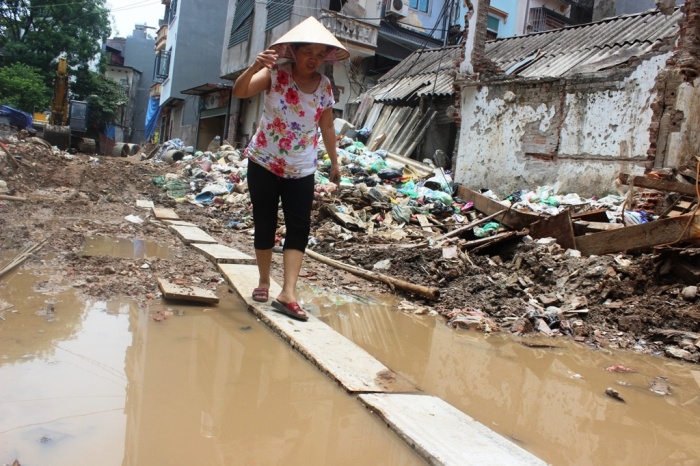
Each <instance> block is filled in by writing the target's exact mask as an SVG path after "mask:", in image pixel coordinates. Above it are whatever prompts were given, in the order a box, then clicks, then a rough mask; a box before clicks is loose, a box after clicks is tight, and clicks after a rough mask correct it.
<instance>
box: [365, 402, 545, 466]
mask: <svg viewBox="0 0 700 466" xmlns="http://www.w3.org/2000/svg"><path fill="white" fill-rule="evenodd" d="M358 398H359V399H360V401H361V402H362V403H363V404H364V405H365V406H366V407H367V408H368V409H370V410H371V411H372V412H373V413H374V414H376V415H377V416H379V417H380V418H381V420H382V421H383V422H384V423H386V424H387V425H388V426H389V428H390V429H391V430H393V431H394V432H396V433H397V434H398V435H399V437H401V439H402V440H404V441H405V442H406V443H407V444H408V445H409V446H410V447H412V448H413V449H414V450H415V451H416V453H418V454H419V455H420V456H421V457H422V458H423V459H425V460H426V462H427V463H428V464H433V465H459V466H470V465H473V466H483V465H494V466H495V465H498V466H508V465H513V466H528V465H532V466H534V465H537V466H545V465H546V463H545V462H544V461H542V460H541V459H539V458H537V457H536V456H534V455H533V454H532V453H529V452H527V451H525V450H524V449H522V448H521V447H519V446H518V445H516V444H515V443H513V442H511V441H509V440H507V439H505V438H504V437H501V436H500V435H498V434H497V433H495V432H493V431H492V430H490V429H489V428H487V427H486V426H484V425H483V424H481V423H479V422H477V421H475V420H474V419H472V418H471V417H469V416H467V415H466V414H464V413H463V412H461V411H459V410H458V409H457V408H455V407H453V406H451V405H449V404H448V403H447V402H445V401H443V400H441V399H440V398H437V397H434V396H428V395H411V394H382V393H376V394H375V393H373V394H363V395H360V396H359V397H358Z"/></svg>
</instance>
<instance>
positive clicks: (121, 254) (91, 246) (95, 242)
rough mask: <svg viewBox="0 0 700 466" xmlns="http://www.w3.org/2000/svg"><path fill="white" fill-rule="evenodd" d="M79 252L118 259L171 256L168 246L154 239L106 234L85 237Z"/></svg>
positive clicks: (168, 257) (165, 257)
mask: <svg viewBox="0 0 700 466" xmlns="http://www.w3.org/2000/svg"><path fill="white" fill-rule="evenodd" d="M80 254H81V255H83V256H109V257H116V258H119V259H146V258H152V257H159V258H161V259H171V258H172V251H171V250H170V248H168V247H167V246H164V245H161V244H159V243H156V242H154V241H146V240H142V239H134V240H131V239H125V238H112V237H108V236H93V237H89V238H85V246H84V247H83V251H82V252H81V253H80Z"/></svg>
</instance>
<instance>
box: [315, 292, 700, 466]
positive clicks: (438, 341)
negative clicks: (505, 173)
mask: <svg viewBox="0 0 700 466" xmlns="http://www.w3.org/2000/svg"><path fill="white" fill-rule="evenodd" d="M306 295H307V296H305V297H306V298H307V300H311V301H313V303H314V305H315V306H316V307H317V308H318V309H320V310H321V315H322V316H323V319H324V320H325V321H326V322H327V323H329V325H331V326H332V327H334V328H335V329H337V330H338V331H340V332H341V333H343V334H344V335H345V336H347V337H348V338H350V339H351V340H353V341H355V342H356V343H357V344H358V345H360V346H361V347H363V348H365V349H366V350H367V351H368V352H369V353H370V354H372V355H374V356H375V357H376V358H377V359H379V360H380V361H382V362H383V363H384V364H386V365H387V366H388V367H391V368H392V369H393V370H395V371H397V372H399V373H401V374H402V375H404V376H405V377H407V378H408V379H409V380H411V381H412V382H414V383H415V384H416V385H417V386H418V387H420V388H422V389H423V390H425V392H426V393H428V394H431V395H437V396H439V397H441V398H443V399H445V400H446V401H447V402H449V403H450V404H452V405H454V406H456V407H457V408H459V409H460V410H462V411H463V412H465V413H467V414H469V415H470V416H472V417H474V418H475V419H476V420H478V421H480V422H482V423H483V424H485V425H486V426H488V427H491V428H492V429H494V430H495V431H497V432H499V433H500V434H502V435H504V436H506V437H508V438H510V439H511V440H513V441H515V442H517V443H518V444H519V445H520V446H522V447H523V448H525V449H527V450H529V451H531V452H532V453H534V454H536V455H538V456H539V457H540V458H542V459H544V460H545V461H547V462H550V463H551V464H556V465H601V464H605V465H630V464H634V465H678V464H682V465H699V464H700V387H699V386H698V383H696V382H695V380H693V376H692V373H691V371H692V370H694V369H695V367H696V366H691V365H688V364H682V363H679V362H676V361H672V360H668V359H662V358H652V357H649V356H646V357H642V356H640V355H636V354H631V353H625V352H615V353H611V352H609V351H599V352H594V351H592V350H590V349H588V348H584V347H581V346H579V345H575V344H572V343H569V342H566V341H564V340H548V341H547V343H550V344H552V343H554V344H555V345H557V346H561V348H558V349H533V348H528V347H526V346H524V345H522V344H520V343H519V342H518V340H517V339H516V338H514V337H510V336H509V335H493V336H490V337H489V336H485V335H482V334H480V333H476V332H469V331H462V330H453V329H450V328H448V327H446V326H445V325H444V324H443V323H442V322H441V321H439V320H438V321H436V320H435V319H434V318H433V317H421V316H411V315H407V314H403V313H401V312H398V311H396V310H395V309H396V303H394V302H391V301H390V299H391V298H386V299H385V300H384V302H385V304H384V305H368V304H363V303H360V302H357V301H356V300H355V301H354V302H353V300H348V301H350V302H349V303H346V304H342V305H340V306H337V307H336V306H332V305H331V306H329V303H330V302H332V301H331V300H334V302H338V299H337V297H334V295H333V294H332V293H326V294H323V293H319V292H318V291H308V290H307V291H306ZM329 295H330V298H329V297H328V296H329ZM613 364H623V365H625V366H628V367H632V368H634V369H636V372H635V373H633V374H619V373H610V372H606V371H605V370H604V368H606V367H609V366H611V365H613ZM657 376H664V377H667V378H668V379H669V381H670V382H671V386H672V395H671V396H665V397H664V396H659V395H657V394H654V393H652V392H651V391H650V390H649V385H650V382H651V381H652V380H653V379H654V378H655V377H657ZM618 382H623V383H624V384H625V385H620V384H618ZM607 387H613V388H615V389H616V390H618V391H619V392H620V393H621V395H622V396H623V398H625V400H626V401H627V402H626V403H624V404H623V403H620V402H618V401H615V400H613V399H611V398H609V397H607V396H606V395H605V394H604V392H605V389H606V388H607Z"/></svg>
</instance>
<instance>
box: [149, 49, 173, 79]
mask: <svg viewBox="0 0 700 466" xmlns="http://www.w3.org/2000/svg"><path fill="white" fill-rule="evenodd" d="M168 75H170V50H168V51H165V50H159V51H158V53H157V54H156V65H155V69H154V71H153V81H155V82H158V83H162V82H163V81H165V80H166V79H167V77H168Z"/></svg>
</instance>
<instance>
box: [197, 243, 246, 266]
mask: <svg viewBox="0 0 700 466" xmlns="http://www.w3.org/2000/svg"><path fill="white" fill-rule="evenodd" d="M191 246H192V247H193V248H194V249H196V250H197V251H199V252H201V253H202V254H204V255H205V256H206V257H208V258H209V260H211V261H212V262H214V263H215V264H253V265H255V258H254V257H250V256H249V255H248V254H244V253H242V252H241V251H239V250H237V249H233V248H230V247H228V246H224V245H223V244H218V243H217V244H211V243H192V244H191Z"/></svg>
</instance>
